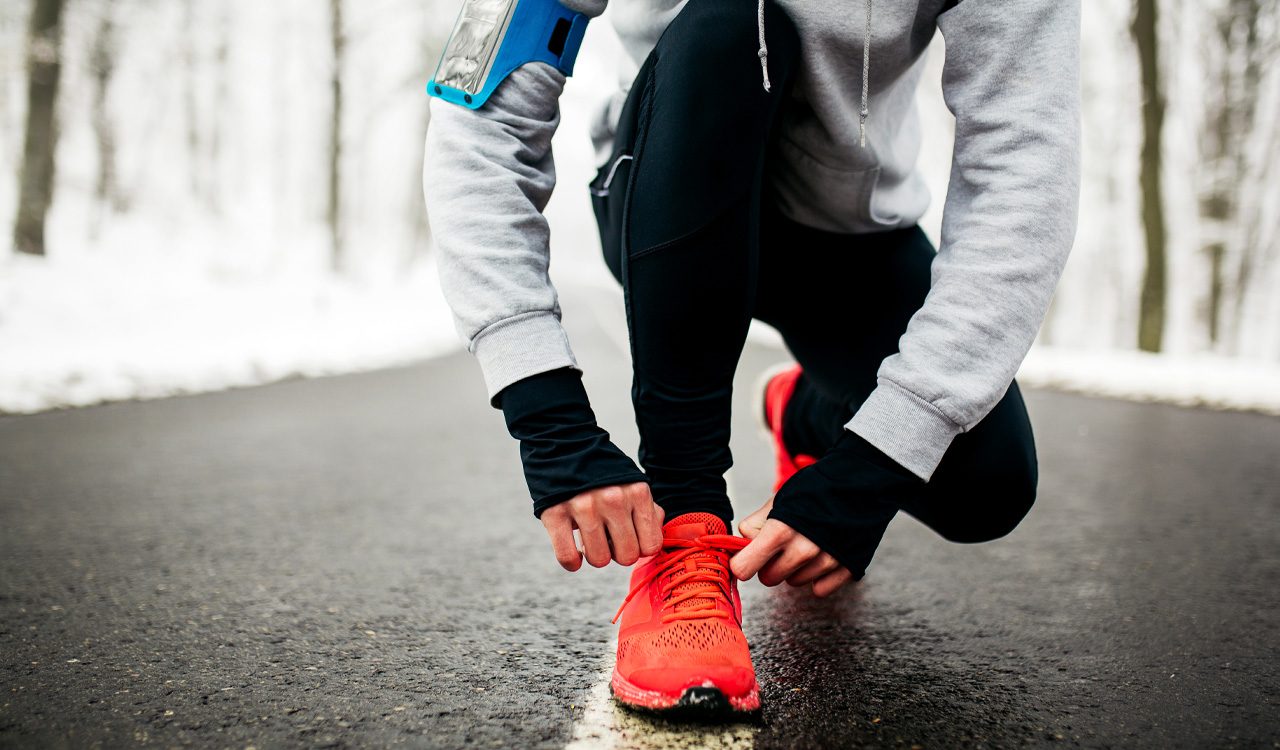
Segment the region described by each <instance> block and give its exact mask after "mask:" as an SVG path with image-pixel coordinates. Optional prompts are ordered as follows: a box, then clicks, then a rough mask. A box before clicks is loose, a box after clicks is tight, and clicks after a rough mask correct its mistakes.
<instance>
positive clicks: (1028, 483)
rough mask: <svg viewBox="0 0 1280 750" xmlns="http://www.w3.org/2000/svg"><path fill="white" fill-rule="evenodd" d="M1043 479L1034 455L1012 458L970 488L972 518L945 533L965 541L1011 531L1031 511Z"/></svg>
mask: <svg viewBox="0 0 1280 750" xmlns="http://www.w3.org/2000/svg"><path fill="white" fill-rule="evenodd" d="M1038 483H1039V477H1038V470H1037V467H1036V459H1035V456H1034V455H1031V456H1029V457H1019V458H1018V459H1017V460H1012V461H1009V462H1008V463H1007V464H1006V465H1005V466H1004V467H1003V470H1001V471H999V472H993V473H990V474H988V475H987V476H985V477H983V478H981V479H978V480H977V481H975V482H974V483H973V485H972V486H970V488H969V493H966V494H969V495H970V498H972V499H971V502H972V503H973V504H972V505H971V506H970V512H971V520H970V522H969V523H963V524H955V525H953V526H952V527H951V528H949V529H947V530H946V532H945V533H943V537H945V538H946V539H947V540H948V541H952V542H958V543H961V544H977V543H980V542H990V541H993V540H996V539H999V538H1000V537H1003V536H1006V535H1008V534H1009V533H1010V532H1012V531H1013V530H1014V529H1016V528H1018V525H1019V524H1021V523H1022V520H1023V519H1024V518H1026V517H1027V514H1028V513H1030V512H1031V507H1032V506H1033V505H1035V502H1036V488H1037V485H1038Z"/></svg>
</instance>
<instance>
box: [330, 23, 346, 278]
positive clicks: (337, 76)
mask: <svg viewBox="0 0 1280 750" xmlns="http://www.w3.org/2000/svg"><path fill="white" fill-rule="evenodd" d="M342 2H343V0H329V41H330V44H331V45H332V49H333V68H332V70H331V72H330V78H329V86H330V89H331V91H332V96H333V108H332V110H331V119H330V122H329V203H328V210H327V212H326V217H327V219H328V223H329V237H330V239H331V241H332V243H333V245H332V255H331V257H330V258H331V263H332V266H333V269H334V270H335V271H341V270H342V269H343V267H344V266H345V265H346V257H345V253H346V248H345V247H344V242H343V240H344V237H343V229H344V227H343V225H342V71H343V68H344V67H345V63H346V36H345V33H344V29H343V23H342Z"/></svg>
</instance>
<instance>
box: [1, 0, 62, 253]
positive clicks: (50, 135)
mask: <svg viewBox="0 0 1280 750" xmlns="http://www.w3.org/2000/svg"><path fill="white" fill-rule="evenodd" d="M62 6H63V0H35V2H34V5H33V7H32V9H31V21H30V24H29V26H28V33H27V134H26V139H25V142H24V143H23V150H22V167H21V171H20V174H19V177H18V182H19V188H18V189H19V194H18V214H17V220H16V221H15V222H14V227H13V245H14V247H15V248H16V249H17V250H18V252H21V253H30V254H32V255H44V254H45V246H44V225H45V218H46V216H47V215H48V213H49V205H50V203H52V202H53V180H54V151H55V150H56V148H57V145H58V123H57V112H56V108H57V102H58V79H59V78H60V77H61V75H62V49H61V47H62Z"/></svg>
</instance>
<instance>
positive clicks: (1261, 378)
mask: <svg viewBox="0 0 1280 750" xmlns="http://www.w3.org/2000/svg"><path fill="white" fill-rule="evenodd" d="M1018 382H1019V383H1021V384H1022V385H1026V386H1032V387H1036V388H1054V389H1057V390H1065V391H1072V392H1075V393H1085V394H1089V395H1095V396H1110V397H1113V398H1124V399H1131V400H1134V401H1157V402H1162V403H1170V404H1179V405H1182V406H1205V407H1210V408H1214V409H1238V410H1247V411H1260V412H1263V413H1266V414H1274V415H1277V416H1280V366H1277V365H1274V364H1270V363H1267V362H1248V361H1243V360H1239V359H1228V358H1226V357H1221V356H1215V355H1208V354H1205V355H1187V356H1181V355H1172V354H1150V353H1148V352H1137V351H1114V350H1111V351H1084V350H1073V349H1064V348H1058V347H1051V346H1040V347H1034V348H1032V350H1031V353H1030V354H1029V355H1028V356H1027V359H1026V361H1025V362H1023V364H1022V369H1021V370H1019V371H1018Z"/></svg>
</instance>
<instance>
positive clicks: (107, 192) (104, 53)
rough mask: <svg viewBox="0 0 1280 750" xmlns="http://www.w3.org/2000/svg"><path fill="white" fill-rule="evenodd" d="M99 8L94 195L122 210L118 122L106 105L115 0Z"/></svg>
mask: <svg viewBox="0 0 1280 750" xmlns="http://www.w3.org/2000/svg"><path fill="white" fill-rule="evenodd" d="M100 12H101V15H100V16H99V18H98V28H97V29H96V31H95V32H94V35H93V47H92V49H90V51H89V67H90V72H91V74H92V77H93V105H92V107H93V109H92V124H93V135H94V140H96V141H97V145H98V176H97V179H96V180H95V181H94V197H95V198H96V199H97V200H98V205H99V206H100V207H105V208H107V209H109V210H111V211H120V210H123V209H124V207H125V201H124V196H123V195H122V194H121V192H120V184H119V179H118V176H117V174H118V173H117V169H116V129H115V123H114V122H113V121H112V119H111V113H110V111H109V108H108V106H107V102H108V97H109V95H110V92H111V80H112V77H113V76H114V74H115V67H116V53H117V42H116V24H115V2H114V0H103V2H102V5H101V8H100Z"/></svg>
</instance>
